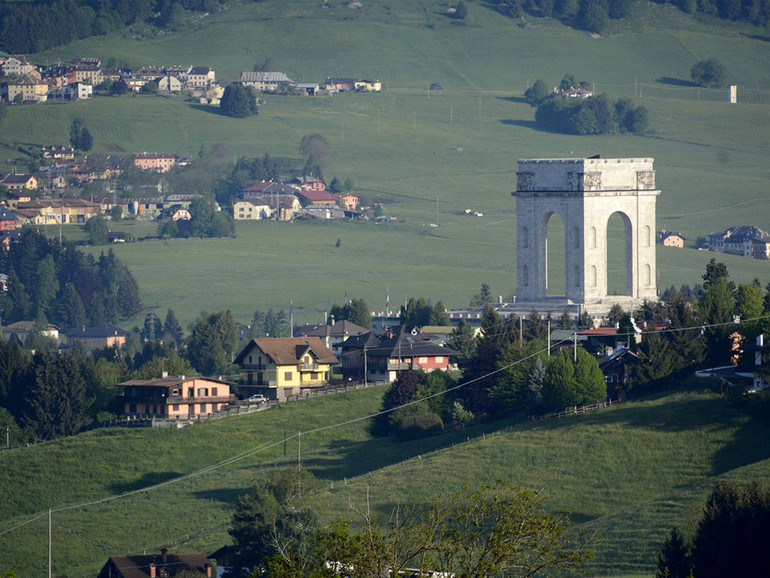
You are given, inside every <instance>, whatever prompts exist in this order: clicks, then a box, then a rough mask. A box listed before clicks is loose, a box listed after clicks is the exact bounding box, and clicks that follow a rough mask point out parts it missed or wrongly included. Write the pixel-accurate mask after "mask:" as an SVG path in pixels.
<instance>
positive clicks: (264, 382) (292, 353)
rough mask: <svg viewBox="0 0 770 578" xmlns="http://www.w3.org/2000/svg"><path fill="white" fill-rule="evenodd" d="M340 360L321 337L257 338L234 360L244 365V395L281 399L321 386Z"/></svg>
mask: <svg viewBox="0 0 770 578" xmlns="http://www.w3.org/2000/svg"><path fill="white" fill-rule="evenodd" d="M337 362H338V359H337V357H335V355H334V354H333V353H332V352H331V351H330V350H329V348H328V347H326V345H324V343H323V341H321V339H319V338H318V337H262V338H255V339H252V340H251V341H250V342H249V343H248V344H246V347H244V348H243V350H242V351H241V352H240V353H239V354H238V355H237V357H236V358H235V360H234V363H236V364H237V365H239V366H240V368H241V373H242V375H243V377H242V378H241V381H240V383H239V388H240V389H241V391H243V392H244V394H245V395H247V396H248V395H251V394H253V393H261V394H263V395H265V396H266V397H268V398H270V399H278V400H282V399H285V398H286V397H287V396H289V395H294V394H297V393H300V392H301V391H302V390H303V389H309V388H319V387H322V386H323V385H325V384H326V382H327V381H328V380H329V377H330V376H331V366H332V365H334V364H336V363H337Z"/></svg>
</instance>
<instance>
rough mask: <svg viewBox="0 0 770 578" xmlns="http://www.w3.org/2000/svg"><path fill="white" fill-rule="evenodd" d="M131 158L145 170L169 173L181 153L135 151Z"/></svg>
mask: <svg viewBox="0 0 770 578" xmlns="http://www.w3.org/2000/svg"><path fill="white" fill-rule="evenodd" d="M131 158H132V159H133V160H134V165H136V166H137V167H139V168H140V169H142V170H143V171H157V172H159V173H167V172H168V171H170V170H171V167H173V166H174V165H175V164H176V163H177V160H178V159H179V155H178V154H176V153H134V154H133V155H131Z"/></svg>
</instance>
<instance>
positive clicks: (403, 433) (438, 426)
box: [397, 413, 444, 441]
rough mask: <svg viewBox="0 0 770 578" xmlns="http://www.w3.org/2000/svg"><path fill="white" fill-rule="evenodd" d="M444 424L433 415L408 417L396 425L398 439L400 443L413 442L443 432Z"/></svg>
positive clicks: (425, 414) (423, 414)
mask: <svg viewBox="0 0 770 578" xmlns="http://www.w3.org/2000/svg"><path fill="white" fill-rule="evenodd" d="M443 429H444V422H443V421H441V418H440V417H439V416H438V415H436V414H435V413H422V414H420V415H410V416H407V417H405V418H404V419H402V420H401V421H400V422H399V424H398V430H397V434H398V438H399V439H400V440H401V441H406V440H413V439H417V438H421V437H425V436H429V435H433V434H436V433H439V432H441V431H443Z"/></svg>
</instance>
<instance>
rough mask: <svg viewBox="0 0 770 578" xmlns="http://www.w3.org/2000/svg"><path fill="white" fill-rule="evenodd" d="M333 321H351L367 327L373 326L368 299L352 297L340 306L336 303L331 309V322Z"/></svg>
mask: <svg viewBox="0 0 770 578" xmlns="http://www.w3.org/2000/svg"><path fill="white" fill-rule="evenodd" d="M332 318H333V321H334V322H335V323H336V322H338V321H350V322H351V323H355V324H356V325H360V326H361V327H365V328H366V329H371V328H372V312H371V310H370V309H369V305H367V303H366V301H364V300H363V299H351V300H350V301H347V300H346V302H345V305H342V306H339V305H337V304H336V303H335V304H334V305H332V308H331V309H330V310H329V323H332Z"/></svg>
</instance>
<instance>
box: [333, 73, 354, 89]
mask: <svg viewBox="0 0 770 578" xmlns="http://www.w3.org/2000/svg"><path fill="white" fill-rule="evenodd" d="M355 89H356V79H355V78H331V77H328V76H327V77H326V90H328V91H329V92H350V91H353V90H355Z"/></svg>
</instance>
